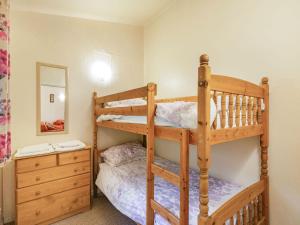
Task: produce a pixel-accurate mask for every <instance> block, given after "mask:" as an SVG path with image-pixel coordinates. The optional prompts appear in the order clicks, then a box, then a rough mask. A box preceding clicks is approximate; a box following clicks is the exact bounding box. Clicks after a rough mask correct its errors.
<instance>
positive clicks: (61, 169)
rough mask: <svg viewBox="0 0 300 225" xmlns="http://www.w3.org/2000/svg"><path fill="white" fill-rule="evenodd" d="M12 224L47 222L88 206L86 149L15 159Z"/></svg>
mask: <svg viewBox="0 0 300 225" xmlns="http://www.w3.org/2000/svg"><path fill="white" fill-rule="evenodd" d="M15 173H16V223H17V224H18V225H35V224H39V225H40V224H51V223H53V222H55V221H58V220H60V219H63V218H66V217H68V216H71V215H74V214H77V213H80V212H83V211H85V210H88V209H89V208H90V205H91V191H90V189H91V151H90V148H86V149H82V150H76V151H70V152H57V153H55V154H48V155H40V156H32V157H26V158H16V159H15Z"/></svg>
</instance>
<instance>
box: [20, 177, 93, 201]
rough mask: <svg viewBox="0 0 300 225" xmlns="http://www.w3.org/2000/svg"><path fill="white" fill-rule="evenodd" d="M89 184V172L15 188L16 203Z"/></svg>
mask: <svg viewBox="0 0 300 225" xmlns="http://www.w3.org/2000/svg"><path fill="white" fill-rule="evenodd" d="M86 185H90V173H85V174H82V175H78V176H74V177H68V178H65V179H60V180H56V181H52V182H49V183H44V184H38V185H34V186H30V187H25V188H21V189H17V192H16V194H17V196H16V199H17V204H19V203H22V202H27V201H30V200H34V199H38V198H41V197H45V196H48V195H52V194H56V193H60V192H63V191H66V190H70V189H73V188H78V187H82V186H86Z"/></svg>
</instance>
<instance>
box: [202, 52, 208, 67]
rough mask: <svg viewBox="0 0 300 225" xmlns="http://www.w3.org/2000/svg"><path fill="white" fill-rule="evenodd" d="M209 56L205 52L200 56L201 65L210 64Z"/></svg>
mask: <svg viewBox="0 0 300 225" xmlns="http://www.w3.org/2000/svg"><path fill="white" fill-rule="evenodd" d="M208 62H209V57H208V55H207V54H203V55H201V56H200V65H208Z"/></svg>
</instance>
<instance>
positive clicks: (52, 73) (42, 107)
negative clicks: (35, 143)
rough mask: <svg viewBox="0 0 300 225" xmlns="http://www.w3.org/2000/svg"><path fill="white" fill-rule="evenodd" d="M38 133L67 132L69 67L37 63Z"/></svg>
mask: <svg viewBox="0 0 300 225" xmlns="http://www.w3.org/2000/svg"><path fill="white" fill-rule="evenodd" d="M37 78H38V79H37V80H38V83H37V84H38V87H37V89H38V104H37V107H38V110H37V112H38V121H37V129H38V134H51V133H66V132H67V122H68V121H67V119H68V118H67V110H68V108H67V91H68V90H67V67H64V66H58V65H51V64H45V63H37Z"/></svg>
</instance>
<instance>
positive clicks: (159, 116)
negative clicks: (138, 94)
mask: <svg viewBox="0 0 300 225" xmlns="http://www.w3.org/2000/svg"><path fill="white" fill-rule="evenodd" d="M143 102H144V105H145V104H146V102H145V100H141V99H138V100H136V101H130V102H126V103H124V101H120V102H119V103H116V102H114V104H112V105H111V104H110V105H108V106H106V107H108V108H112V107H126V106H137V105H142V104H143ZM210 105H211V110H210V122H211V124H212V123H213V121H214V120H215V118H216V115H217V108H216V105H215V103H214V101H213V100H212V99H211V104H210ZM197 112H198V109H197V103H196V102H183V101H176V102H171V103H158V104H157V107H156V112H155V125H157V126H169V127H182V128H197V125H198V122H197V121H198V117H197ZM107 120H111V121H114V122H119V123H122V122H123V123H136V124H146V123H147V117H146V116H122V115H100V116H99V117H98V118H97V122H100V121H107Z"/></svg>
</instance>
